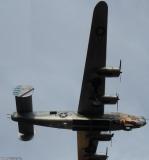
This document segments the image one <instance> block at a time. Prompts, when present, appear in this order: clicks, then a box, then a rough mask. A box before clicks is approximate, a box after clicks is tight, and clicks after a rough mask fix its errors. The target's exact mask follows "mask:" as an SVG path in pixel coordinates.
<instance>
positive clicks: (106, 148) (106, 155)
mask: <svg viewBox="0 0 149 160" xmlns="http://www.w3.org/2000/svg"><path fill="white" fill-rule="evenodd" d="M106 156H108V147H107V148H106Z"/></svg>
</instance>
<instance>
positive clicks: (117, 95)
mask: <svg viewBox="0 0 149 160" xmlns="http://www.w3.org/2000/svg"><path fill="white" fill-rule="evenodd" d="M116 97H117V112H118V107H119V103H118V101H119V100H120V99H119V94H118V93H116Z"/></svg>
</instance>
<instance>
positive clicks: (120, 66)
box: [119, 59, 122, 71]
mask: <svg viewBox="0 0 149 160" xmlns="http://www.w3.org/2000/svg"><path fill="white" fill-rule="evenodd" d="M121 68H122V60H121V59H120V65H119V69H120V71H121Z"/></svg>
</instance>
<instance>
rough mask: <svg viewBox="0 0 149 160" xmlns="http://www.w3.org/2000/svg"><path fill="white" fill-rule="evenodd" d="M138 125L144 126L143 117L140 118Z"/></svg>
mask: <svg viewBox="0 0 149 160" xmlns="http://www.w3.org/2000/svg"><path fill="white" fill-rule="evenodd" d="M139 125H140V126H144V125H146V119H145V118H144V117H141V118H140V121H139Z"/></svg>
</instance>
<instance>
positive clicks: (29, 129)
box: [13, 85, 34, 141]
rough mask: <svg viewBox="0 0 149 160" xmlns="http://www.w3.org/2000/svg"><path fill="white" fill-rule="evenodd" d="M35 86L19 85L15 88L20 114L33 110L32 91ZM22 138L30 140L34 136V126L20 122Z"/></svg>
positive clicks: (19, 127) (17, 107)
mask: <svg viewBox="0 0 149 160" xmlns="http://www.w3.org/2000/svg"><path fill="white" fill-rule="evenodd" d="M33 90H34V89H33V87H31V86H22V85H19V86H17V87H16V88H15V89H14V92H13V94H14V95H15V100H16V109H17V113H18V114H20V115H21V114H27V113H31V112H33V108H32V92H33ZM18 129H19V133H20V139H21V140H23V141H29V140H31V139H32V138H33V136H34V127H33V125H32V124H29V123H27V122H18Z"/></svg>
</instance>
